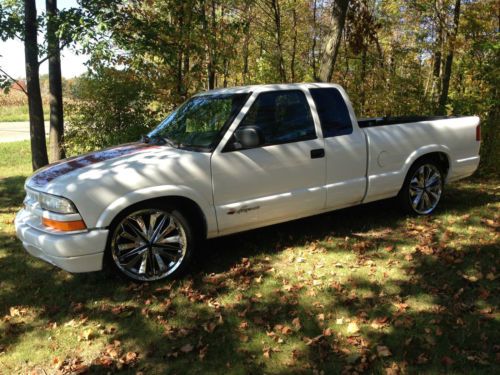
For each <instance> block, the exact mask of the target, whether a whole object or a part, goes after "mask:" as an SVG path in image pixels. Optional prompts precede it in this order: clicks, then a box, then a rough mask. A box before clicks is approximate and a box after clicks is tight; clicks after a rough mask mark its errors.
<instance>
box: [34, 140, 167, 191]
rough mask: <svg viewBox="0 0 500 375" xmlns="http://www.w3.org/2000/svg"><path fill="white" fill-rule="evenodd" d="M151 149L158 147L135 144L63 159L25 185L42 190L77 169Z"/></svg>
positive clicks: (40, 171)
mask: <svg viewBox="0 0 500 375" xmlns="http://www.w3.org/2000/svg"><path fill="white" fill-rule="evenodd" d="M152 148H158V146H156V145H152V144H147V143H140V142H137V143H129V144H124V145H120V146H115V147H110V148H107V149H104V150H100V151H95V152H90V153H88V154H84V155H80V156H77V157H73V158H68V159H64V160H61V161H59V162H56V163H53V164H50V165H48V166H46V167H44V168H42V169H39V170H38V171H37V172H35V174H34V175H33V176H31V177H30V178H29V179H28V181H27V183H26V184H27V185H28V186H30V187H33V188H35V189H44V188H45V187H46V186H47V185H48V184H49V182H51V181H52V180H55V179H56V178H58V177H61V176H64V175H67V174H69V173H72V172H74V171H76V170H78V169H82V168H86V167H89V166H91V165H93V164H96V163H100V162H103V161H106V160H110V159H117V158H121V157H124V156H128V155H132V154H137V153H140V152H143V151H147V150H150V149H152Z"/></svg>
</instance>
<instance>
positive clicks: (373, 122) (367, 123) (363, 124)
mask: <svg viewBox="0 0 500 375" xmlns="http://www.w3.org/2000/svg"><path fill="white" fill-rule="evenodd" d="M459 117H464V116H400V117H370V118H360V119H358V125H359V127H360V128H372V127H375V126H384V125H395V124H407V123H412V122H423V121H435V120H447V119H451V118H459Z"/></svg>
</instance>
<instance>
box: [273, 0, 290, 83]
mask: <svg viewBox="0 0 500 375" xmlns="http://www.w3.org/2000/svg"><path fill="white" fill-rule="evenodd" d="M271 8H272V11H273V21H274V27H275V29H274V35H275V38H276V47H277V53H278V71H279V74H280V80H281V82H286V81H287V79H286V70H285V59H284V58H283V36H282V33H281V8H280V5H279V0H271Z"/></svg>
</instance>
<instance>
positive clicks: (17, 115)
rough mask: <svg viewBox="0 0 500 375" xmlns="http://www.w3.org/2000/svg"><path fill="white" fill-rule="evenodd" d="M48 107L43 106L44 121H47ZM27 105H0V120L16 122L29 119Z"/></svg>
mask: <svg viewBox="0 0 500 375" xmlns="http://www.w3.org/2000/svg"><path fill="white" fill-rule="evenodd" d="M49 113H50V110H49V107H48V106H44V107H43V117H44V119H45V121H49ZM29 120H30V119H29V114H28V105H27V104H22V105H9V106H0V122H18V121H29Z"/></svg>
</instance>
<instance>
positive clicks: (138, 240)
mask: <svg viewBox="0 0 500 375" xmlns="http://www.w3.org/2000/svg"><path fill="white" fill-rule="evenodd" d="M186 251H187V237H186V233H185V230H184V227H183V226H182V224H181V223H180V222H179V221H178V220H177V219H176V218H175V217H173V216H172V215H171V214H170V213H169V212H166V211H163V210H159V209H145V210H139V211H136V212H133V213H131V214H129V215H128V216H126V217H125V218H124V219H123V220H122V221H121V222H120V223H119V224H118V225H117V226H116V228H115V230H114V232H113V234H112V240H111V255H112V257H113V261H114V263H115V265H116V266H117V268H118V269H119V270H120V271H121V272H123V273H124V274H125V275H127V276H129V277H130V278H132V279H135V280H140V281H153V280H160V279H163V278H165V277H167V276H168V275H170V274H172V273H173V272H174V271H175V270H176V269H177V268H179V267H180V265H181V264H182V262H183V261H184V257H185V256H186Z"/></svg>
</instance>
